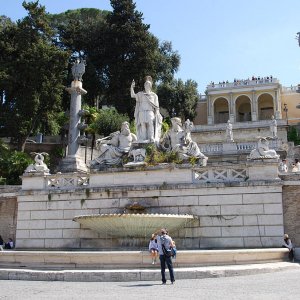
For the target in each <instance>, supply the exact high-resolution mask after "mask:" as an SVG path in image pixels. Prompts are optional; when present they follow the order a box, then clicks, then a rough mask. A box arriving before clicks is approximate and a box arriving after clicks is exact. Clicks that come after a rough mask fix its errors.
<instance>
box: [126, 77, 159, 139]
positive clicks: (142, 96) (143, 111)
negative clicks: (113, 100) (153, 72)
mask: <svg viewBox="0 0 300 300" xmlns="http://www.w3.org/2000/svg"><path fill="white" fill-rule="evenodd" d="M134 87H135V82H134V80H133V81H132V83H131V87H130V94H131V98H135V100H136V106H135V111H134V117H135V126H136V133H137V139H138V141H139V142H150V143H151V142H158V141H159V138H160V135H161V124H162V116H161V114H160V112H159V103H158V97H157V95H156V94H155V93H154V92H152V90H151V89H152V78H151V76H146V78H145V83H144V89H145V90H144V91H141V92H138V93H137V94H135V92H134Z"/></svg>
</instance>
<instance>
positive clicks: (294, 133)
mask: <svg viewBox="0 0 300 300" xmlns="http://www.w3.org/2000/svg"><path fill="white" fill-rule="evenodd" d="M287 140H288V141H289V142H294V144H295V146H297V145H299V144H300V137H299V134H298V130H297V128H296V127H295V126H291V127H290V128H289V130H288V133H287Z"/></svg>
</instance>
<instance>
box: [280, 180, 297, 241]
mask: <svg viewBox="0 0 300 300" xmlns="http://www.w3.org/2000/svg"><path fill="white" fill-rule="evenodd" d="M281 178H282V179H283V180H284V186H283V195H282V198H283V199H282V201H283V214H284V215H283V217H284V218H283V220H284V230H285V233H287V234H289V236H290V238H291V239H292V242H293V245H294V246H295V247H300V181H299V180H300V174H292V175H283V176H281Z"/></svg>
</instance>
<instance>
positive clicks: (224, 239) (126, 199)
mask: <svg viewBox="0 0 300 300" xmlns="http://www.w3.org/2000/svg"><path fill="white" fill-rule="evenodd" d="M236 168H237V167H236ZM266 169H267V167H266V168H265V170H266ZM270 170H271V169H270ZM203 172H204V173H203ZM203 172H200V171H198V172H197V173H196V175H197V176H196V177H198V178H204V177H205V176H206V175H205V170H203ZM120 174H121V175H122V174H123V177H122V178H121V177H120ZM181 174H183V175H184V176H181ZM222 174H223V175H222ZM222 174H221V173H219V172H217V170H214V171H213V175H215V176H216V177H215V180H216V178H217V177H218V178H221V177H220V176H224V174H225V173H224V172H223V173H222ZM228 174H229V173H228ZM230 174H231V176H232V177H231V179H232V181H227V182H200V181H199V180H198V181H193V180H192V169H191V168H182V169H177V168H173V169H172V168H168V169H162V170H151V169H148V170H140V171H131V172H129V171H127V172H123V173H122V172H114V171H109V172H98V173H96V174H90V175H89V176H90V178H89V181H88V180H86V179H85V178H84V176H80V180H77V179H78V178H77V179H76V178H75V176H76V174H74V175H72V176H74V178H73V179H72V178H65V179H64V180H61V179H63V176H66V175H64V174H60V175H59V174H58V175H56V177H53V178H52V177H51V178H50V179H49V180H48V179H47V178H46V177H43V176H41V177H40V178H38V177H36V176H32V177H30V176H29V177H27V178H26V177H23V189H24V190H23V191H22V192H21V193H20V196H19V197H18V205H19V208H18V223H17V248H18V249H22V248H23V249H26V248H30V249H32V248H37V249H43V248H50V249H51V248H53V249H70V248H72V249H107V250H109V249H145V248H147V246H148V240H149V238H150V237H149V236H145V237H144V238H142V239H126V238H124V239H121V238H111V237H109V234H107V235H106V236H103V235H101V236H100V234H98V233H96V232H94V231H92V230H90V229H88V228H84V227H82V226H81V225H80V224H79V223H77V222H74V221H72V219H73V218H74V217H75V216H79V215H90V214H107V213H123V212H124V208H125V207H126V206H128V205H131V204H133V203H134V202H138V203H139V204H140V205H142V206H144V207H146V208H147V211H146V212H147V213H163V214H192V215H195V216H197V217H198V220H197V221H195V222H194V223H193V224H188V225H187V226H186V227H185V228H184V229H181V230H178V231H175V232H171V235H172V236H173V238H174V239H175V241H176V243H177V245H178V248H179V249H199V248H200V249H209V248H252V247H258V248H261V247H280V246H281V242H282V235H283V213H282V184H281V182H280V181H279V180H278V179H277V180H275V179H274V180H268V181H266V180H261V179H259V178H260V177H262V176H265V177H268V176H267V175H266V174H267V173H266V172H265V173H263V174H259V172H256V174H252V173H251V171H250V170H249V171H248V176H249V178H250V179H251V178H253V179H252V180H250V179H248V178H244V179H242V181H239V182H237V181H234V180H233V176H236V175H234V174H236V173H230ZM254 175H255V176H254ZM68 176H71V175H68ZM164 176H165V177H164ZM207 176H208V175H207ZM209 176H210V175H209ZM209 176H208V178H212V177H209ZM196 177H195V178H196ZM164 178H170V179H171V180H170V182H167V181H166V179H164ZM180 178H181V180H186V181H187V182H185V183H180V182H174V181H175V180H176V179H177V180H179V179H180ZM236 178H238V177H237V176H236ZM60 180H61V181H60ZM76 180H77V181H78V182H80V183H81V186H78V185H77V186H75V185H74V182H76ZM103 180H104V181H103ZM107 180H108V181H107ZM209 180H213V179H209ZM225 180H226V178H225ZM131 181H132V182H133V181H134V182H136V184H133V183H128V184H127V185H125V183H126V182H131ZM146 181H148V184H146V183H145V182H146ZM151 181H153V182H155V183H152V184H151ZM172 181H173V183H172ZM46 182H50V185H48V186H47V184H46ZM57 182H61V185H60V186H58V185H56V184H57ZM122 182H123V184H122ZM188 182H190V183H188ZM68 183H69V184H72V186H70V185H69V186H68Z"/></svg>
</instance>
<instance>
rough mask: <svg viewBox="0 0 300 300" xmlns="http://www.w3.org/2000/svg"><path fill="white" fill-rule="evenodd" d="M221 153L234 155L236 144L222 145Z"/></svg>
mask: <svg viewBox="0 0 300 300" xmlns="http://www.w3.org/2000/svg"><path fill="white" fill-rule="evenodd" d="M223 153H224V154H236V153H237V150H236V144H235V143H234V142H233V141H232V142H226V143H223Z"/></svg>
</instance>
